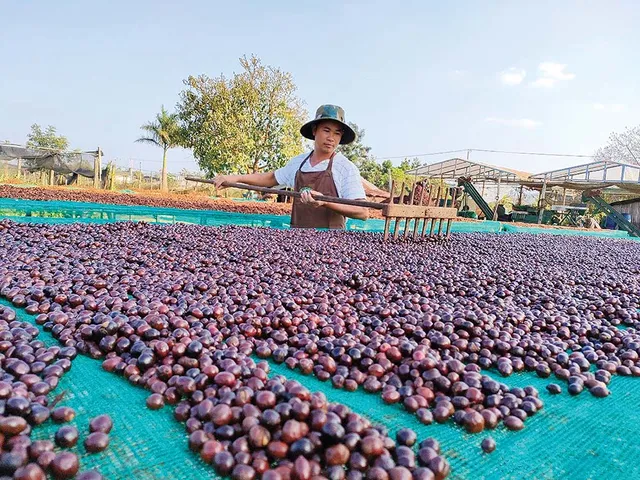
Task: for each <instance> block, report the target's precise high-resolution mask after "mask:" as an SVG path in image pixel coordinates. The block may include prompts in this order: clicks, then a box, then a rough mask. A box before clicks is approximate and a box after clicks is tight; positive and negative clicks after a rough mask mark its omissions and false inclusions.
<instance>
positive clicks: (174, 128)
mask: <svg viewBox="0 0 640 480" xmlns="http://www.w3.org/2000/svg"><path fill="white" fill-rule="evenodd" d="M140 129H141V130H143V131H144V132H145V136H143V137H140V138H138V139H137V140H136V142H140V143H150V144H152V145H156V146H158V147H161V148H162V176H161V180H160V189H161V190H162V191H163V192H166V191H167V190H168V189H169V186H168V180H167V150H169V149H170V148H174V147H177V146H179V145H180V144H181V143H182V132H181V130H180V125H179V124H178V115H177V114H175V113H169V112H167V111H166V110H165V108H164V105H163V106H162V107H161V109H160V113H158V114H157V115H156V119H155V120H154V121H153V122H148V123H145V124H144V125H142V126H141V127H140Z"/></svg>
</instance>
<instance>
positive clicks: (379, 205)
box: [185, 177, 385, 210]
mask: <svg viewBox="0 0 640 480" xmlns="http://www.w3.org/2000/svg"><path fill="white" fill-rule="evenodd" d="M185 180H188V181H190V182H201V183H211V184H215V181H214V180H209V179H205V178H196V177H185ZM223 186H225V187H232V188H241V189H243V190H253V191H256V192H261V193H273V194H276V195H285V196H288V197H294V198H300V197H301V196H302V194H301V193H300V192H290V191H288V190H278V189H277V188H267V187H256V186H254V185H247V184H246V183H235V182H224V183H223ZM313 198H314V200H320V201H321V202H328V203H340V204H342V205H352V206H354V207H365V208H374V209H376V210H384V208H385V204H383V203H376V202H367V201H364V200H350V199H347V198H338V197H328V196H326V195H313Z"/></svg>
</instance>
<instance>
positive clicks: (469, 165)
mask: <svg viewBox="0 0 640 480" xmlns="http://www.w3.org/2000/svg"><path fill="white" fill-rule="evenodd" d="M406 173H407V174H409V175H416V176H419V177H434V178H442V179H453V180H457V179H458V178H460V177H470V178H471V181H482V180H488V181H493V182H497V181H498V179H500V181H501V182H512V183H518V182H520V181H522V180H525V179H527V178H529V176H530V175H531V174H530V173H527V172H519V171H517V170H511V169H509V168H504V167H496V166H494V165H487V164H484V163H479V162H472V161H471V160H465V159H463V158H450V159H449V160H444V161H442V162H437V163H432V164H430V165H422V166H420V167H418V168H414V169H411V170H408V171H407V172H406Z"/></svg>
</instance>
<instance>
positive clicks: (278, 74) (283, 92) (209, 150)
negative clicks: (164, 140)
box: [178, 56, 306, 176]
mask: <svg viewBox="0 0 640 480" xmlns="http://www.w3.org/2000/svg"><path fill="white" fill-rule="evenodd" d="M240 65H241V67H242V71H241V72H240V73H234V75H233V77H231V78H226V77H224V76H223V75H221V76H220V77H217V78H209V77H207V76H206V75H200V76H198V77H194V76H189V77H188V78H187V79H186V80H184V84H185V85H186V87H187V88H186V89H185V90H184V91H182V92H181V94H180V102H179V103H178V113H179V117H180V120H181V122H182V125H183V128H184V132H185V143H184V146H185V147H188V148H192V149H193V155H194V157H195V158H196V160H197V161H198V164H199V166H200V168H201V169H202V170H203V171H204V172H205V173H207V174H208V175H209V176H213V175H216V174H220V173H255V172H257V171H260V170H263V169H268V170H273V169H276V168H279V167H281V166H283V165H284V164H285V163H286V162H287V160H288V159H290V158H291V157H294V156H296V155H298V154H300V153H301V152H302V148H303V143H302V136H301V135H300V127H301V126H302V122H303V121H304V119H305V117H306V112H305V111H304V108H303V106H302V102H301V101H300V100H299V99H298V98H297V96H296V86H295V84H294V82H293V79H292V77H291V75H290V74H289V73H286V72H283V71H281V70H280V69H277V68H275V67H271V66H266V65H263V64H262V62H261V61H260V59H258V58H257V57H255V56H251V57H250V58H246V57H242V58H241V59H240Z"/></svg>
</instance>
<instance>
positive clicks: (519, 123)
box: [484, 117, 542, 129]
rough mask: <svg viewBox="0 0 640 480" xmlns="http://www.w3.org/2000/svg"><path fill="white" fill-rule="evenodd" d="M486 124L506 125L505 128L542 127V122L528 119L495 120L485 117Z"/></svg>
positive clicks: (494, 118)
mask: <svg viewBox="0 0 640 480" xmlns="http://www.w3.org/2000/svg"><path fill="white" fill-rule="evenodd" d="M484 121H485V122H488V123H496V124H498V125H506V126H507V127H517V128H526V129H532V128H536V127H538V126H540V125H542V122H539V121H537V120H531V119H530V118H496V117H487V118H485V119H484Z"/></svg>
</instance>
